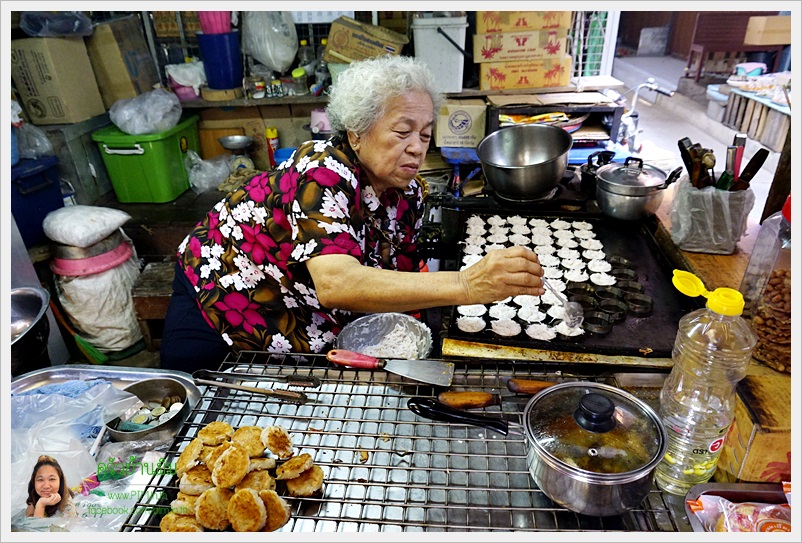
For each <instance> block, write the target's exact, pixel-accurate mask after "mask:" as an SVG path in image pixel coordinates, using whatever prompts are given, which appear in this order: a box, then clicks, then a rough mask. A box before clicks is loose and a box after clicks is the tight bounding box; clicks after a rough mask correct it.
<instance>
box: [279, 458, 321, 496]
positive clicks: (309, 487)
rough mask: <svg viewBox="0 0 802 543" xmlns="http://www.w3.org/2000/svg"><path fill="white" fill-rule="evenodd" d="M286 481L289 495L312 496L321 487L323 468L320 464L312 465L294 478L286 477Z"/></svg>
mask: <svg viewBox="0 0 802 543" xmlns="http://www.w3.org/2000/svg"><path fill="white" fill-rule="evenodd" d="M286 483H287V492H289V493H290V496H298V497H309V496H312V495H313V494H314V493H315V492H317V491H318V490H320V489H321V488H323V470H322V469H321V467H320V466H316V465H315V466H312V467H311V468H309V469H308V470H306V471H305V472H303V473H302V474H300V475H299V476H298V477H296V478H295V479H288V480H287V481H286Z"/></svg>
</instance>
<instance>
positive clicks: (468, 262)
mask: <svg viewBox="0 0 802 543" xmlns="http://www.w3.org/2000/svg"><path fill="white" fill-rule="evenodd" d="M480 260H482V257H481V255H464V256H463V257H462V263H463V264H465V266H473V265H474V264H476V263H477V262H479V261H480Z"/></svg>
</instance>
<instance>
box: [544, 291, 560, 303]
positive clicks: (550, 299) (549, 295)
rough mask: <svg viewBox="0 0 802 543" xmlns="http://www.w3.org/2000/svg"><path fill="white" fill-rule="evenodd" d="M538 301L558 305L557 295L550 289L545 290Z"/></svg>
mask: <svg viewBox="0 0 802 543" xmlns="http://www.w3.org/2000/svg"><path fill="white" fill-rule="evenodd" d="M540 303H541V304H543V305H550V306H555V305H556V306H559V305H560V300H559V299H557V296H555V295H554V293H553V292H552V291H550V290H547V291H546V294H544V295H543V296H541V297H540Z"/></svg>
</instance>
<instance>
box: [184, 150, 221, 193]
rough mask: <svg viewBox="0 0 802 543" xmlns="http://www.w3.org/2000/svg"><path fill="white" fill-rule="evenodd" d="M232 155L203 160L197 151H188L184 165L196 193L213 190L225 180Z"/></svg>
mask: <svg viewBox="0 0 802 543" xmlns="http://www.w3.org/2000/svg"><path fill="white" fill-rule="evenodd" d="M230 158H231V155H220V156H218V157H215V158H213V159H211V160H203V159H202V158H201V157H200V156H198V153H196V152H195V151H192V150H189V151H187V156H186V158H185V159H184V165H185V166H186V168H187V175H188V176H189V185H190V187H191V188H192V191H193V192H195V193H196V194H202V193H204V192H206V191H208V190H211V189H213V188H215V187H217V186H218V185H220V183H222V182H223V181H225V180H226V179H227V178H228V176H229V174H231V168H230V167H229V165H228V161H229V159H230Z"/></svg>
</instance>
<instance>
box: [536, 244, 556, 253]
mask: <svg viewBox="0 0 802 543" xmlns="http://www.w3.org/2000/svg"><path fill="white" fill-rule="evenodd" d="M534 250H535V252H536V253H537V254H538V255H553V254H554V253H556V252H557V249H555V248H554V245H552V244H548V245H535V249H534Z"/></svg>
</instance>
